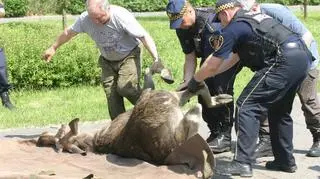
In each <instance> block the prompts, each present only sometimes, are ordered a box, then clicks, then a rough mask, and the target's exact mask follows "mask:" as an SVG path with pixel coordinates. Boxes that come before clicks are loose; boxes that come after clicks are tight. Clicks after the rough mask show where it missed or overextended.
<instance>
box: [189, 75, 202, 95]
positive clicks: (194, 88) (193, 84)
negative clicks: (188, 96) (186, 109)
mask: <svg viewBox="0 0 320 179" xmlns="http://www.w3.org/2000/svg"><path fill="white" fill-rule="evenodd" d="M204 85H205V84H204V82H203V81H200V82H199V81H197V80H196V79H194V77H192V78H191V80H190V81H189V83H188V91H189V92H191V93H196V92H198V91H199V90H200V89H201V88H203V87H204Z"/></svg>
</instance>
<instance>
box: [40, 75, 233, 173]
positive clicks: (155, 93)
mask: <svg viewBox="0 0 320 179" xmlns="http://www.w3.org/2000/svg"><path fill="white" fill-rule="evenodd" d="M145 84H148V85H150V84H153V81H152V74H151V72H150V71H149V70H146V75H145ZM197 94H198V95H201V96H202V97H203V98H204V99H205V100H206V103H207V105H208V106H210V107H215V106H217V105H218V104H225V103H228V102H230V101H232V97H231V96H229V95H220V96H216V97H211V96H210V94H209V91H208V89H207V87H206V85H203V88H202V89H201V90H199V92H198V93H197ZM197 94H192V93H190V92H188V91H187V90H185V91H181V92H169V91H165V90H152V89H150V88H148V89H145V90H144V91H143V92H142V94H141V96H140V98H139V100H138V102H137V103H136V105H135V106H134V107H133V109H132V110H130V111H128V112H125V113H123V114H120V115H119V116H118V117H116V118H115V119H114V120H113V121H111V124H110V125H108V126H105V127H102V128H101V129H100V130H98V131H96V132H95V133H94V134H87V133H79V131H78V122H79V119H78V118H76V119H74V120H72V121H71V122H70V123H69V128H70V131H69V132H67V130H68V129H67V127H66V125H62V127H61V128H60V129H59V131H58V133H57V134H56V135H50V134H48V133H43V134H42V135H41V136H40V137H39V139H38V141H37V145H38V146H55V147H56V148H57V149H60V150H64V151H68V152H70V153H80V154H83V155H85V154H86V152H89V151H90V152H95V153H103V154H108V153H112V154H116V155H119V156H123V157H129V158H137V159H141V160H144V161H147V162H150V163H153V164H157V165H163V164H164V165H171V164H187V165H188V166H189V167H190V168H197V167H198V170H200V171H202V174H203V178H208V177H210V176H212V175H213V168H214V158H213V154H212V152H211V150H210V149H209V147H208V145H207V144H206V142H205V141H204V140H203V139H202V138H201V137H200V136H199V134H197V133H198V127H199V123H200V121H201V120H202V117H201V110H202V108H201V106H200V105H199V104H197V105H196V106H194V107H192V108H191V109H189V110H188V111H187V112H186V113H184V112H183V110H182V108H181V106H182V105H184V104H185V103H186V102H187V101H188V100H189V99H190V98H191V97H192V96H194V95H197Z"/></svg>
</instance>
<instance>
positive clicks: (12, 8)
mask: <svg viewBox="0 0 320 179" xmlns="http://www.w3.org/2000/svg"><path fill="white" fill-rule="evenodd" d="M4 8H5V10H6V16H7V17H21V16H25V15H26V14H27V12H28V1H27V0H4Z"/></svg>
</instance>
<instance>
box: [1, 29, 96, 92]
mask: <svg viewBox="0 0 320 179" xmlns="http://www.w3.org/2000/svg"><path fill="white" fill-rule="evenodd" d="M58 24H59V25H58ZM0 31H1V33H3V34H5V36H1V37H0V38H1V39H0V41H2V42H4V43H3V45H4V49H5V54H6V56H7V59H8V68H9V69H8V72H9V80H10V82H11V83H12V84H13V86H14V87H15V88H18V89H20V88H24V89H40V88H44V87H49V88H52V87H53V88H54V87H66V86H71V85H77V84H87V85H95V84H98V83H100V69H99V68H98V66H97V58H98V54H99V53H98V51H97V49H96V48H95V45H94V43H93V42H92V40H91V39H89V37H88V36H86V35H79V36H77V37H76V38H75V39H73V40H72V41H71V42H69V43H68V44H66V45H64V46H62V47H60V48H59V49H58V50H57V53H56V55H55V56H54V57H53V59H52V62H50V63H46V62H44V61H43V60H42V59H41V55H42V54H43V52H44V51H45V50H46V49H47V48H48V47H49V46H50V45H51V44H52V43H53V41H54V40H55V38H56V36H57V35H58V34H59V33H60V32H61V26H60V23H56V24H55V25H52V24H45V23H9V24H3V25H1V26H0Z"/></svg>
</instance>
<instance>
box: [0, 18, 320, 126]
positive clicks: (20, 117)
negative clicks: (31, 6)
mask: <svg viewBox="0 0 320 179" xmlns="http://www.w3.org/2000/svg"><path fill="white" fill-rule="evenodd" d="M298 16H299V17H300V18H301V17H302V14H298ZM319 20H320V13H316V12H312V13H309V18H308V19H307V20H306V21H303V22H304V23H305V24H306V25H307V27H308V28H309V29H310V30H311V31H312V33H313V35H314V36H315V38H316V40H317V41H318V42H320V34H319V33H320V31H319V30H318V29H320V24H319V23H318V22H319ZM139 21H140V22H141V24H142V25H143V26H144V27H145V28H146V29H147V31H148V32H149V33H150V34H151V36H152V37H153V38H154V40H155V42H156V44H157V48H158V51H159V54H160V56H161V58H162V59H163V61H164V63H165V64H166V66H168V67H169V68H171V69H172V72H173V75H174V77H175V79H176V82H175V83H174V84H173V85H168V84H165V83H163V82H162V81H161V80H160V79H159V77H158V76H156V80H155V81H156V87H157V89H168V90H173V89H175V88H176V87H177V86H178V84H179V82H180V81H181V79H182V72H183V69H182V67H183V63H184V54H183V53H182V51H181V48H180V45H179V42H178V39H177V37H176V35H175V31H173V30H170V29H169V22H168V21H167V18H166V17H160V18H154V17H153V18H139ZM33 23H35V22H33ZM38 23H39V24H41V23H44V24H55V26H57V27H60V26H61V22H60V21H46V22H38ZM71 23H72V22H71V21H69V24H71ZM58 29H59V28H56V29H55V30H52V29H51V31H52V32H50V33H51V34H53V35H50V36H49V37H47V38H48V39H41V41H44V40H47V41H48V44H50V43H52V42H53V40H54V37H55V35H57V34H58V33H59V32H60V30H58ZM17 33H19V31H18V30H17ZM17 36H19V35H17ZM33 40H35V41H36V39H33ZM66 45H68V44H66ZM45 48H46V47H44V49H45ZM87 48H94V46H93V45H92V44H91V43H90V44H89V45H88V47H87ZM15 50H17V51H19V49H15ZM11 53H14V51H13V52H11ZM58 53H62V51H60V52H59V51H58V52H57V55H58ZM60 55H62V54H60ZM9 56H10V54H9ZM9 60H10V59H9ZM23 60H26V59H21V61H23ZM144 60H145V61H144V63H143V64H144V65H143V68H145V67H146V66H148V65H150V64H151V58H150V55H149V54H148V53H147V52H146V51H144ZM252 74H253V73H252V72H251V71H250V70H248V69H247V68H245V69H244V70H242V71H241V72H240V73H239V75H238V76H237V80H236V83H235V87H234V89H235V97H236V98H237V97H238V96H239V94H240V92H241V90H242V89H243V87H244V86H245V85H246V84H247V82H248V81H249V80H250V78H251V76H252ZM319 87H320V86H319ZM11 98H12V101H13V103H14V104H15V105H16V106H17V110H15V111H13V112H11V111H8V110H7V109H5V108H1V107H0V128H12V127H26V126H46V125H48V124H60V123H66V122H68V121H70V120H71V119H72V118H74V117H79V118H80V119H81V120H83V121H95V120H102V119H108V118H109V116H108V112H107V105H106V101H105V95H104V92H103V90H102V87H101V86H76V87H70V88H59V89H44V90H40V91H36V90H19V91H18V90H14V91H12V92H11ZM195 101H196V99H195V98H194V99H193V100H192V101H191V104H188V105H187V106H190V105H192V104H194V103H195ZM126 106H128V108H131V107H132V105H130V104H129V103H128V102H126Z"/></svg>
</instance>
